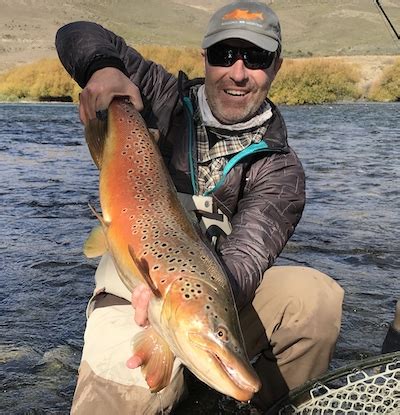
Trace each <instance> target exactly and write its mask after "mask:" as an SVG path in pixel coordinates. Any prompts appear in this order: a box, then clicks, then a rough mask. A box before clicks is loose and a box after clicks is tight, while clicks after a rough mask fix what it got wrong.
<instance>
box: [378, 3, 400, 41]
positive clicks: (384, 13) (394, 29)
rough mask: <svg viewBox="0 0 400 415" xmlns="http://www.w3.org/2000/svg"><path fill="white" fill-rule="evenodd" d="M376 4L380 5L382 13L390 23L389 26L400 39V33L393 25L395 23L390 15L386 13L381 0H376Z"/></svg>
mask: <svg viewBox="0 0 400 415" xmlns="http://www.w3.org/2000/svg"><path fill="white" fill-rule="evenodd" d="M375 4H376V5H377V6H378V7H379V9H380V11H381V12H382V14H383V16H384V17H385V19H386V21H387V22H388V23H389V26H390V28H391V29H392V30H393V33H394V34H395V35H396V37H397V39H400V35H399V34H398V33H397V30H396V28H395V27H394V26H393V23H392V22H391V21H390V19H389V16H388V15H387V14H386V12H385V10H384V9H383V7H382V5H381V3H380V0H375Z"/></svg>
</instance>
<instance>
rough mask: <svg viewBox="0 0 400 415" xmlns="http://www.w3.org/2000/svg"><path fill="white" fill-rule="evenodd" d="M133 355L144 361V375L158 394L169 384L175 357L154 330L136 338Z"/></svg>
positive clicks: (142, 367) (153, 390)
mask: <svg viewBox="0 0 400 415" xmlns="http://www.w3.org/2000/svg"><path fill="white" fill-rule="evenodd" d="M133 353H134V354H135V355H136V356H139V357H140V358H141V359H142V362H143V363H142V365H141V369H142V373H143V376H144V378H145V379H146V382H147V384H148V385H149V388H150V390H151V391H152V392H158V391H160V390H161V389H163V388H165V387H166V386H167V385H168V384H169V382H170V380H171V374H172V367H173V363H174V359H175V356H174V354H173V353H172V352H171V349H170V348H169V346H168V344H167V343H166V342H165V340H164V339H163V338H161V337H160V336H159V335H158V334H157V333H156V331H155V330H154V329H153V328H151V327H150V328H148V329H146V330H144V331H142V332H141V333H139V334H137V335H136V336H135V338H134V346H133Z"/></svg>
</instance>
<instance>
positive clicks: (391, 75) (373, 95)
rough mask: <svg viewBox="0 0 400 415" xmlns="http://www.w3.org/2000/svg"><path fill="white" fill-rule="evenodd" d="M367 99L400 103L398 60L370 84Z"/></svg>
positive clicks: (399, 63)
mask: <svg viewBox="0 0 400 415" xmlns="http://www.w3.org/2000/svg"><path fill="white" fill-rule="evenodd" d="M369 98H370V99H371V100H373V101H400V58H398V59H397V60H396V61H395V62H394V64H393V65H392V66H390V67H388V68H386V69H385V70H384V71H383V73H382V75H381V77H380V78H379V79H378V80H377V81H375V82H374V83H373V84H372V86H371V89H370V92H369Z"/></svg>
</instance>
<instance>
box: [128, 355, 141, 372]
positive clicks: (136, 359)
mask: <svg viewBox="0 0 400 415" xmlns="http://www.w3.org/2000/svg"><path fill="white" fill-rule="evenodd" d="M142 363H143V359H142V358H141V357H140V356H138V355H133V356H132V357H131V358H130V359H129V360H128V361H127V362H126V365H127V366H128V367H129V369H136V368H137V367H139V366H141V365H142Z"/></svg>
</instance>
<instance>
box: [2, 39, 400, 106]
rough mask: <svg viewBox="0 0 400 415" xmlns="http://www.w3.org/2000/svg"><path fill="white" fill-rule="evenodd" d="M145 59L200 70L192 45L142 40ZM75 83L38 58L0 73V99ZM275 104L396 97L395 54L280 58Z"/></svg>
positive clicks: (65, 90)
mask: <svg viewBox="0 0 400 415" xmlns="http://www.w3.org/2000/svg"><path fill="white" fill-rule="evenodd" d="M138 49H139V51H140V52H141V53H142V55H143V56H144V57H145V58H146V59H150V60H154V61H155V62H158V63H160V64H161V65H163V66H164V67H165V68H166V70H167V71H168V72H170V73H173V74H175V75H177V73H178V71H179V70H181V69H182V70H183V71H184V72H186V74H187V75H188V77H189V78H196V77H201V76H203V74H204V69H203V68H204V63H203V60H202V57H201V55H200V53H199V50H198V49H196V48H175V47H165V46H155V45H144V46H142V47H139V48H138ZM79 93H80V88H79V86H78V85H77V84H76V83H75V82H74V81H73V80H72V79H71V77H70V76H69V75H68V74H67V73H66V71H65V69H64V68H63V67H62V66H61V64H60V62H59V61H58V59H56V58H52V59H43V60H39V61H36V62H33V63H31V64H28V65H22V66H20V67H16V68H14V69H12V70H10V71H8V72H6V73H3V74H0V101H6V102H10V101H21V100H24V101H33V102H36V101H41V102H42V101H48V102H54V101H61V102H77V101H78V96H79ZM269 96H270V98H271V99H272V100H273V101H274V102H276V103H277V104H288V105H298V104H323V103H333V102H357V101H382V102H387V101H399V99H400V57H399V56H398V55H370V56H369V55H368V56H367V55H365V56H364V55H363V56H330V57H307V58H287V59H285V58H284V62H283V65H282V68H281V70H280V72H279V73H278V76H277V77H276V80H275V81H274V83H273V85H272V89H271V91H270V94H269Z"/></svg>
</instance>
